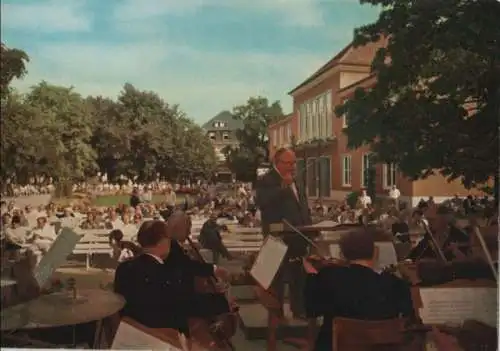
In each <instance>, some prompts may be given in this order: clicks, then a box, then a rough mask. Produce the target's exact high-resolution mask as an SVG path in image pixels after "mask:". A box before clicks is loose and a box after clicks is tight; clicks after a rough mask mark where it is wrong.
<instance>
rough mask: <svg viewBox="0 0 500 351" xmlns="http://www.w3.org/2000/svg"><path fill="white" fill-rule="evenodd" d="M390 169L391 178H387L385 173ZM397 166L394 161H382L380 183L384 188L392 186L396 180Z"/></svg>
mask: <svg viewBox="0 0 500 351" xmlns="http://www.w3.org/2000/svg"><path fill="white" fill-rule="evenodd" d="M389 171H390V177H391V178H393V179H390V180H389V179H387V173H388V172H389ZM397 171H398V169H397V166H396V165H395V164H394V163H390V164H389V163H384V164H383V166H382V172H383V173H382V183H383V184H382V185H383V187H384V190H388V189H390V188H392V186H393V185H396V181H397V176H398V175H397Z"/></svg>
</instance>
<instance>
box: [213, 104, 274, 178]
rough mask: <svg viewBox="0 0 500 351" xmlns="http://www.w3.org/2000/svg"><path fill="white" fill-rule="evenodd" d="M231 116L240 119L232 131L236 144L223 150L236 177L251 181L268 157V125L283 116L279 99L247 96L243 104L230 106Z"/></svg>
mask: <svg viewBox="0 0 500 351" xmlns="http://www.w3.org/2000/svg"><path fill="white" fill-rule="evenodd" d="M233 118H235V119H239V120H241V121H243V128H241V129H239V130H238V131H237V132H236V137H237V138H238V141H239V147H238V148H235V149H232V148H226V149H225V150H223V152H224V153H225V155H226V160H227V164H228V167H229V169H230V170H231V171H232V172H234V173H235V174H236V178H237V179H239V180H243V181H254V180H255V178H256V177H257V168H258V167H259V166H260V165H261V164H263V163H264V162H267V161H268V159H269V145H268V137H267V131H268V127H269V125H270V124H272V123H275V122H278V121H279V120H281V119H283V118H284V115H283V110H282V108H281V104H280V102H279V101H275V102H273V103H269V100H268V99H267V98H264V97H261V96H258V97H251V98H249V99H248V101H247V102H246V104H244V105H238V106H235V107H234V108H233Z"/></svg>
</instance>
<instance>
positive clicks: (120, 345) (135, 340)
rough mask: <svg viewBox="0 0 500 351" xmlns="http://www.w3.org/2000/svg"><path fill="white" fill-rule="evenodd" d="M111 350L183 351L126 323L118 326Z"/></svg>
mask: <svg viewBox="0 0 500 351" xmlns="http://www.w3.org/2000/svg"><path fill="white" fill-rule="evenodd" d="M111 349H112V350H162V351H183V350H182V349H179V348H177V347H175V346H173V345H171V344H169V343H167V342H165V341H163V340H160V339H158V338H156V337H154V336H152V335H150V334H148V333H145V332H143V331H142V330H140V329H137V328H136V327H134V326H132V325H130V324H128V323H126V322H121V323H120V325H119V326H118V330H117V331H116V334H115V339H114V340H113V345H112V346H111Z"/></svg>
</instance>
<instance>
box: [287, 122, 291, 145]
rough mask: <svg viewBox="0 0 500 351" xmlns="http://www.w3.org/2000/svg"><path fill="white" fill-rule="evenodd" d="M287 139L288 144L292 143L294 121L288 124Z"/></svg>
mask: <svg viewBox="0 0 500 351" xmlns="http://www.w3.org/2000/svg"><path fill="white" fill-rule="evenodd" d="M286 140H287V144H291V143H292V123H288V124H287V125H286Z"/></svg>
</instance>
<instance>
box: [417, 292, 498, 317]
mask: <svg viewBox="0 0 500 351" xmlns="http://www.w3.org/2000/svg"><path fill="white" fill-rule="evenodd" d="M497 293H498V290H497V289H496V288H487V287H484V288H483V287H463V288H462V287H458V288H421V289H420V296H421V298H422V306H423V307H422V308H421V309H420V317H421V318H422V322H423V323H424V324H462V323H463V322H464V321H465V320H467V319H474V320H477V321H480V322H483V323H485V324H487V325H490V326H492V327H496V325H497V311H498V300H497V298H498V296H497Z"/></svg>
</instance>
